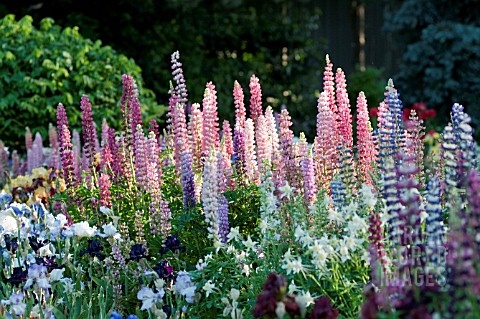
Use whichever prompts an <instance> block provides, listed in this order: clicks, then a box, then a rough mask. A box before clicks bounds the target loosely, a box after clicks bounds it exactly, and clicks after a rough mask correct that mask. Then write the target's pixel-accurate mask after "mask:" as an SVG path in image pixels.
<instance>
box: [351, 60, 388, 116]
mask: <svg viewBox="0 0 480 319" xmlns="http://www.w3.org/2000/svg"><path fill="white" fill-rule="evenodd" d="M347 77H348V82H347V84H348V95H349V98H350V105H352V107H355V105H356V103H357V97H358V94H359V93H360V92H361V91H363V92H364V93H365V97H366V98H367V102H368V107H369V108H372V107H378V104H379V103H380V102H381V101H383V93H384V92H385V84H386V82H385V78H384V76H383V72H382V70H381V69H378V68H375V67H373V66H367V67H366V68H365V71H361V70H360V67H359V66H357V67H356V69H355V72H353V73H352V74H350V75H347ZM353 113H355V112H353Z"/></svg>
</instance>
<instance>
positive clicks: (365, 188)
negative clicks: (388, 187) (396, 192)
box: [360, 184, 377, 210]
mask: <svg viewBox="0 0 480 319" xmlns="http://www.w3.org/2000/svg"><path fill="white" fill-rule="evenodd" d="M360 194H362V198H363V204H364V205H365V206H366V207H367V208H368V209H369V210H372V209H373V208H375V205H376V204H377V196H376V195H375V194H374V193H373V188H372V186H371V185H367V184H363V185H362V188H361V189H360Z"/></svg>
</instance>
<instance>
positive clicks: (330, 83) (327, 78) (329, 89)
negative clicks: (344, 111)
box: [323, 54, 337, 115]
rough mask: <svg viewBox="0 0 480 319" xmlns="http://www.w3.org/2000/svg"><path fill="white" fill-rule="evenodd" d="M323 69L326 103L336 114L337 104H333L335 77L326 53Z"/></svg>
mask: <svg viewBox="0 0 480 319" xmlns="http://www.w3.org/2000/svg"><path fill="white" fill-rule="evenodd" d="M325 62H326V65H325V70H324V72H323V91H324V92H325V95H326V98H325V101H326V104H327V106H328V107H329V108H330V110H332V112H333V113H334V114H335V115H336V114H337V105H336V104H335V88H334V85H335V77H334V74H333V63H332V62H331V61H330V57H329V55H328V54H327V55H326V56H325Z"/></svg>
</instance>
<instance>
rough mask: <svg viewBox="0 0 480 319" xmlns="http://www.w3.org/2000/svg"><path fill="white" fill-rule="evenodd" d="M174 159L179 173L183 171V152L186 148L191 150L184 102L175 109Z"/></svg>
mask: <svg viewBox="0 0 480 319" xmlns="http://www.w3.org/2000/svg"><path fill="white" fill-rule="evenodd" d="M173 133H174V137H175V139H174V149H173V151H174V159H175V167H176V170H177V174H178V175H180V174H181V172H182V162H181V154H182V152H183V151H184V150H188V151H190V147H189V145H188V131H187V121H186V117H185V109H184V105H183V104H179V103H177V104H176V105H175V107H174V109H173Z"/></svg>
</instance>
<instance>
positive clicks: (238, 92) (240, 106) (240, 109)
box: [233, 81, 246, 127]
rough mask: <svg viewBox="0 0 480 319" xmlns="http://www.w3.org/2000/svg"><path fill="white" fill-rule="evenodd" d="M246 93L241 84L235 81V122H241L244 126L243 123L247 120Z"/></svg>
mask: <svg viewBox="0 0 480 319" xmlns="http://www.w3.org/2000/svg"><path fill="white" fill-rule="evenodd" d="M243 99H244V95H243V89H242V87H241V86H240V84H239V83H238V82H237V81H235V84H234V86H233V102H234V104H235V123H240V126H242V127H243V124H244V123H245V120H246V109H245V104H244V102H243Z"/></svg>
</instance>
